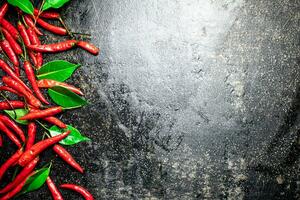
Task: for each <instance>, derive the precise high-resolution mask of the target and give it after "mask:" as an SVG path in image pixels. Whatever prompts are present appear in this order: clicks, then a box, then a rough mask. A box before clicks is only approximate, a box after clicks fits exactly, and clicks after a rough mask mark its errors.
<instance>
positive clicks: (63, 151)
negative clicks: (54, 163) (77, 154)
mask: <svg viewBox="0 0 300 200" xmlns="http://www.w3.org/2000/svg"><path fill="white" fill-rule="evenodd" d="M53 150H54V151H55V153H57V155H59V156H60V157H61V158H62V159H63V160H64V161H65V162H66V163H68V164H69V165H70V166H71V167H73V168H74V169H76V170H77V171H79V172H80V173H83V171H84V170H83V169H82V167H81V166H80V165H79V164H78V163H77V162H76V161H75V159H74V158H73V157H72V155H71V154H70V153H69V152H68V151H67V150H66V149H65V148H63V147H62V146H60V145H58V144H56V145H54V146H53Z"/></svg>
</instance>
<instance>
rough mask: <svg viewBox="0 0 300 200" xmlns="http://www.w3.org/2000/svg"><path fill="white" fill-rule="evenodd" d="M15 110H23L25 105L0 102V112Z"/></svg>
mask: <svg viewBox="0 0 300 200" xmlns="http://www.w3.org/2000/svg"><path fill="white" fill-rule="evenodd" d="M17 108H25V103H24V102H23V101H8V102H7V101H2V102H0V110H14V109H17Z"/></svg>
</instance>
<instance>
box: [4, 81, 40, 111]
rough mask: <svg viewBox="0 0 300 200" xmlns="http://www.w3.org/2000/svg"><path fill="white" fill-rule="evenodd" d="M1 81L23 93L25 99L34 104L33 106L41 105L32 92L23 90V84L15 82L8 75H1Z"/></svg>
mask: <svg viewBox="0 0 300 200" xmlns="http://www.w3.org/2000/svg"><path fill="white" fill-rule="evenodd" d="M2 81H3V82H4V83H5V84H6V85H7V86H9V87H11V88H12V89H14V90H16V91H17V92H19V93H20V94H22V95H24V97H25V99H26V100H27V102H28V103H29V104H30V105H32V106H34V107H37V108H39V107H41V106H42V103H41V102H40V101H39V100H38V99H37V98H36V97H35V96H33V95H32V94H30V93H29V92H27V91H26V90H25V88H23V86H22V85H21V84H19V83H18V82H16V81H15V80H13V79H12V78H10V77H7V76H4V77H2Z"/></svg>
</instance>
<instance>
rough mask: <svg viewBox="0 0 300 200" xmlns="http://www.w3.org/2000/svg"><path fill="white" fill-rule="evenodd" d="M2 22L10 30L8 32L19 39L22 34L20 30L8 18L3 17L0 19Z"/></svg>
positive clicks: (0, 22)
mask: <svg viewBox="0 0 300 200" xmlns="http://www.w3.org/2000/svg"><path fill="white" fill-rule="evenodd" d="M0 24H1V25H2V27H3V28H5V29H6V30H8V32H10V34H11V35H12V36H13V37H14V38H15V39H16V40H18V39H19V37H20V35H19V32H18V30H17V29H16V28H15V27H14V26H13V25H12V24H11V23H10V22H9V21H7V20H6V19H4V18H3V19H1V20H0Z"/></svg>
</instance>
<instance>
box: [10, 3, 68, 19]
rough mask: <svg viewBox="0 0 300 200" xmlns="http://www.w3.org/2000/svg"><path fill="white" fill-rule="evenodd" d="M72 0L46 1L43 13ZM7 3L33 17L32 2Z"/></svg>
mask: <svg viewBox="0 0 300 200" xmlns="http://www.w3.org/2000/svg"><path fill="white" fill-rule="evenodd" d="M69 1H70V0H45V2H44V4H43V7H42V9H41V10H42V11H45V10H48V9H50V8H60V7H62V6H63V5H64V4H65V3H67V2H69ZM7 2H8V3H9V4H11V5H13V6H16V7H18V8H20V9H21V10H22V11H23V12H25V13H27V14H30V15H33V11H34V7H33V5H32V3H31V1H30V0H7Z"/></svg>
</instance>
